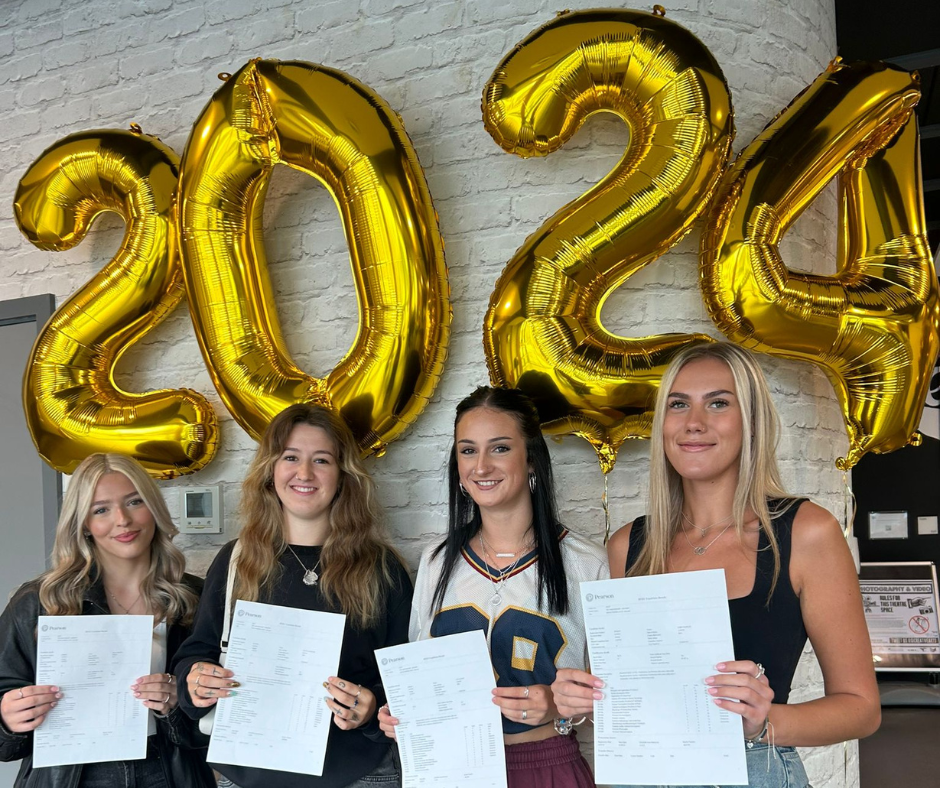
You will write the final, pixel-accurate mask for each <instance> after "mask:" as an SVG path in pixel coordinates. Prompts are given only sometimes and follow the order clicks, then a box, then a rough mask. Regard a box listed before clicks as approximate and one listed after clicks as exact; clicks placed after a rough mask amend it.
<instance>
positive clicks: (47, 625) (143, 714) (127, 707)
mask: <svg viewBox="0 0 940 788" xmlns="http://www.w3.org/2000/svg"><path fill="white" fill-rule="evenodd" d="M37 627H38V633H37V641H36V684H37V685H45V684H51V685H54V686H57V687H59V689H60V690H61V692H62V699H61V700H60V701H59V702H58V703H57V704H56V706H55V708H54V709H52V710H51V711H50V712H49V715H48V716H47V717H46V720H45V722H43V724H42V725H40V726H39V727H38V728H37V729H36V730H35V732H34V733H33V767H34V768H39V767H44V766H65V765H67V764H74V763H99V762H101V761H134V760H141V759H143V758H146V757H147V720H148V717H149V711H148V710H147V707H146V706H144V704H143V703H142V702H141V701H140V699H139V698H135V697H134V694H133V692H132V690H131V684H133V683H134V681H135V680H137V679H139V678H140V677H141V676H146V675H148V674H149V673H150V656H151V652H152V643H153V616H39V620H38V623H37Z"/></svg>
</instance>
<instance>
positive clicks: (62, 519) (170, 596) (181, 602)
mask: <svg viewBox="0 0 940 788" xmlns="http://www.w3.org/2000/svg"><path fill="white" fill-rule="evenodd" d="M109 473H120V474H122V475H123V476H126V477H127V479H128V481H129V482H130V483H131V484H132V485H134V489H136V490H137V493H138V495H140V497H141V498H142V499H143V501H144V503H145V504H146V506H147V508H148V509H149V510H150V513H151V514H152V515H153V519H154V522H155V523H156V527H155V528H154V532H153V541H151V543H150V569H149V571H148V572H147V575H146V576H145V577H144V579H143V581H142V582H141V587H140V591H141V595H142V596H143V598H144V600H145V601H146V602H147V605H148V609H149V610H150V611H151V612H152V613H153V614H154V616H156V617H157V620H158V621H162V620H164V619H166V621H167V622H169V623H180V624H184V625H188V624H190V623H191V622H192V620H193V614H194V613H195V610H196V603H197V601H198V599H197V597H196V594H195V593H193V592H192V591H190V590H189V588H187V587H186V586H185V585H183V582H182V580H183V571H184V570H185V568H186V559H185V558H184V557H183V553H182V552H180V550H179V548H177V547H176V546H175V545H174V544H173V537H174V536H176V534H178V533H179V531H178V530H177V528H176V526H175V525H174V524H173V520H172V519H171V518H170V512H169V510H168V509H167V508H166V502H165V501H164V500H163V496H162V495H160V491H159V490H158V489H157V485H156V484H154V482H153V479H151V478H150V477H149V476H148V475H147V472H146V471H145V470H144V469H143V468H142V467H141V466H140V464H139V463H137V462H136V461H135V460H133V459H131V458H130V457H125V456H123V455H121V454H92V455H90V456H88V457H86V458H85V459H84V460H82V462H81V464H80V465H79V466H78V467H77V468H76V469H75V472H74V473H73V474H72V478H71V480H70V482H69V486H68V489H67V490H66V492H65V497H64V499H63V501H62V512H61V514H60V515H59V522H58V525H57V526H56V534H55V545H54V547H53V548H52V568H51V569H50V570H49V571H47V572H45V573H43V574H42V575H40V577H39V602H40V604H41V605H42V606H43V608H45V610H46V612H47V613H48V614H49V615H52V616H74V615H79V614H80V613H81V612H82V601H83V600H84V598H85V594H86V592H87V590H88V589H89V587H90V586H92V585H93V584H94V583H96V582H98V580H99V579H100V578H101V565H100V563H99V561H98V556H97V549H98V548H97V546H96V545H95V542H94V540H93V539H89V538H87V537H86V536H85V523H86V522H87V520H88V514H89V512H90V511H91V504H92V501H94V498H95V490H96V489H97V487H98V482H99V481H100V480H101V477H103V476H105V475H106V474H109Z"/></svg>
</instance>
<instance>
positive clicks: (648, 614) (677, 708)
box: [581, 569, 748, 785]
mask: <svg viewBox="0 0 940 788" xmlns="http://www.w3.org/2000/svg"><path fill="white" fill-rule="evenodd" d="M581 601H582V604H583V606H584V622H585V628H586V629H587V636H588V651H589V653H590V657H591V672H592V673H593V674H594V675H595V676H598V677H599V678H601V679H603V680H604V683H605V685H606V686H605V688H604V690H603V693H604V699H603V700H599V701H595V702H594V736H595V761H594V763H595V774H594V776H595V778H596V779H597V782H598V783H615V784H622V785H653V784H655V785H747V781H748V780H747V765H746V760H745V754H744V732H743V726H742V721H741V718H740V717H739V716H738V715H736V714H731V713H729V712H727V711H725V710H723V709H720V708H719V707H718V706H716V705H715V704H714V703H713V701H712V696H711V695H709V694H708V693H707V692H706V689H707V686H706V684H705V679H706V677H708V676H712V675H715V674H716V673H717V671H716V669H715V665H716V664H717V663H719V662H722V661H726V660H729V659H732V658H733V656H734V645H733V642H732V639H731V616H730V613H729V610H728V593H727V589H726V586H725V573H724V571H723V570H720V569H716V570H707V571H702V572H676V573H673V574H668V575H653V576H650V577H631V578H621V579H618V580H598V581H593V582H587V583H581Z"/></svg>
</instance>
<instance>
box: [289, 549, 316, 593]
mask: <svg viewBox="0 0 940 788" xmlns="http://www.w3.org/2000/svg"><path fill="white" fill-rule="evenodd" d="M287 549H288V550H290V551H291V553H293V555H294V558H296V559H297V563H298V564H300V566H301V567H302V568H303V570H304V585H305V586H315V585H316V584H317V581H318V580H319V579H320V575H318V574H317V569H318V568H319V567H320V559H319V558H318V559H317V563H316V566H314V567H313V569H307V567H306V566H304V562H303V561H301V560H300V556H299V555H297V553H294V548H293V547H291V546H290V545H287ZM320 557H321V558H322V557H323V554H322V553H321V554H320Z"/></svg>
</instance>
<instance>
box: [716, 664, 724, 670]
mask: <svg viewBox="0 0 940 788" xmlns="http://www.w3.org/2000/svg"><path fill="white" fill-rule="evenodd" d="M724 669H725V663H724V662H719V663H718V664H717V665H715V670H724Z"/></svg>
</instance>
